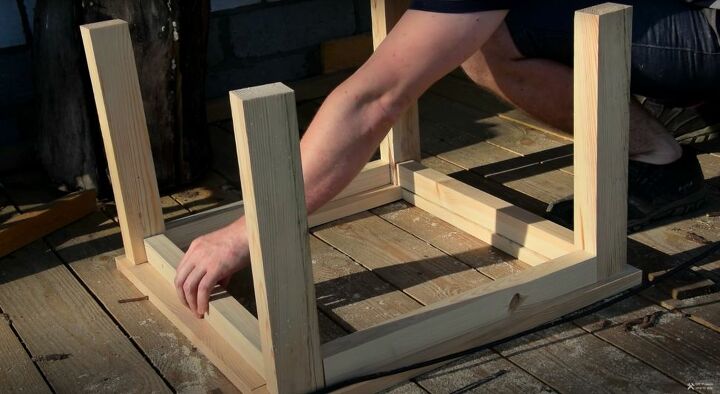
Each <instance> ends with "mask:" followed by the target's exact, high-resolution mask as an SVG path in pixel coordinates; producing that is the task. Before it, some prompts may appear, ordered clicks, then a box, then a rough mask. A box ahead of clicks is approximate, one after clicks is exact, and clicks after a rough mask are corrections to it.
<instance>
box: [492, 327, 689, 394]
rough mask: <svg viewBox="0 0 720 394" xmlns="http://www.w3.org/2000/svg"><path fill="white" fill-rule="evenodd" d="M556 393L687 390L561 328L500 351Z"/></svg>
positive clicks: (571, 329) (606, 345)
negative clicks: (552, 388)
mask: <svg viewBox="0 0 720 394" xmlns="http://www.w3.org/2000/svg"><path fill="white" fill-rule="evenodd" d="M498 349H499V350H500V352H501V353H502V355H504V356H505V357H507V358H508V359H509V360H510V361H512V362H513V363H514V364H516V365H519V366H520V367H521V368H523V369H524V370H526V371H528V372H529V373H531V374H532V375H534V376H536V377H537V378H538V379H540V380H542V381H543V382H545V383H547V384H549V385H551V386H552V387H554V388H556V389H557V390H558V391H560V392H567V393H590V392H598V391H600V392H616V393H629V392H652V391H655V392H661V393H669V392H679V391H681V390H685V389H686V387H685V386H683V385H681V384H679V383H678V382H676V381H674V380H672V379H670V378H669V377H667V376H665V375H664V374H662V373H661V372H659V371H657V370H656V369H655V368H653V367H650V366H648V365H647V364H645V363H644V362H643V361H641V360H638V359H636V358H634V357H632V356H630V355H628V354H627V353H625V352H623V351H622V350H620V349H618V348H616V347H614V346H613V345H611V344H609V343H607V342H604V341H602V340H600V339H599V338H597V337H595V336H593V335H592V334H589V333H587V332H585V331H583V330H582V329H580V328H578V327H576V326H574V325H572V324H563V325H560V326H557V327H554V328H551V329H547V330H544V331H541V332H539V333H535V334H530V335H527V336H525V337H522V338H520V339H517V340H514V341H511V342H509V343H507V344H504V345H501V346H499V347H498Z"/></svg>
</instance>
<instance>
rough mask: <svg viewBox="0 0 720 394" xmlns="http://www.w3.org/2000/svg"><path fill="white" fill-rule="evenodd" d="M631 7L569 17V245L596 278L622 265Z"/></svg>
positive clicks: (600, 8) (624, 253)
mask: <svg viewBox="0 0 720 394" xmlns="http://www.w3.org/2000/svg"><path fill="white" fill-rule="evenodd" d="M631 25H632V7H629V6H624V5H616V4H602V5H598V6H595V7H590V8H587V9H584V10H580V11H578V12H576V14H575V62H574V75H575V77H574V81H575V93H574V96H575V97H574V101H575V105H574V108H575V116H574V119H575V133H574V134H575V155H574V174H575V193H574V198H575V217H574V220H575V226H574V229H575V245H576V246H577V248H578V249H581V250H585V251H587V252H588V253H591V254H594V255H597V257H598V275H599V276H600V278H607V277H609V276H611V275H613V274H614V273H616V272H620V271H621V270H622V269H623V267H624V266H625V264H626V261H627V209H626V208H625V207H627V190H628V186H627V173H628V143H629V133H630V131H629V130H630V115H629V114H630V112H629V111H630V109H629V108H630V34H631V31H632V29H631Z"/></svg>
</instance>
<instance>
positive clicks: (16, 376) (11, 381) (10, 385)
mask: <svg viewBox="0 0 720 394" xmlns="http://www.w3.org/2000/svg"><path fill="white" fill-rule="evenodd" d="M11 324H12V320H10V318H9V317H6V316H5V315H2V314H0V391H2V392H3V393H8V394H15V393H50V392H51V391H50V387H48V385H47V383H45V381H44V380H43V378H42V375H40V372H39V371H38V370H37V368H35V365H34V364H33V361H32V359H31V358H30V355H28V353H27V352H26V351H25V349H23V346H22V343H21V342H20V339H19V338H18V337H16V336H15V333H13V331H12V329H11V327H10V326H11Z"/></svg>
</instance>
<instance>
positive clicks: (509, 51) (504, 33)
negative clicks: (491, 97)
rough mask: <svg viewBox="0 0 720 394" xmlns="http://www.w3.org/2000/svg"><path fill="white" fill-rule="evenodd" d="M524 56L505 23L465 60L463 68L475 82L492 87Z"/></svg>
mask: <svg viewBox="0 0 720 394" xmlns="http://www.w3.org/2000/svg"><path fill="white" fill-rule="evenodd" d="M522 58H523V56H522V54H520V51H519V50H518V49H517V47H516V46H515V43H514V42H513V40H512V37H511V36H510V31H509V30H508V28H507V25H506V24H505V23H503V24H502V25H500V27H498V29H497V31H495V33H493V35H492V36H491V37H490V39H489V40H488V41H487V43H485V45H484V46H483V47H482V48H480V49H479V50H478V51H477V52H475V53H474V54H473V55H472V56H470V57H469V58H468V59H467V60H465V62H463V64H462V69H463V71H465V73H466V74H467V75H468V77H470V79H472V80H473V81H474V82H475V83H477V84H479V85H481V86H484V87H492V86H495V84H496V78H499V77H502V76H505V75H509V74H511V73H512V72H513V66H514V63H515V62H516V61H517V60H519V59H522Z"/></svg>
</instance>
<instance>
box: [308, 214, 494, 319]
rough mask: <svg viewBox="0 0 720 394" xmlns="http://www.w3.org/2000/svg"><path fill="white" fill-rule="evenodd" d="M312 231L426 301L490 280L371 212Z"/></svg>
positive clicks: (433, 300) (404, 289)
mask: <svg viewBox="0 0 720 394" xmlns="http://www.w3.org/2000/svg"><path fill="white" fill-rule="evenodd" d="M313 233H314V234H315V236H317V237H318V238H320V239H322V240H323V241H325V242H327V243H328V244H330V245H332V246H333V247H335V248H336V249H338V250H340V251H342V252H343V253H345V254H347V255H348V256H350V257H352V258H353V260H355V261H357V262H358V263H360V264H362V265H363V266H365V267H367V268H368V269H370V270H372V271H373V272H375V273H376V274H377V275H378V276H380V277H382V278H383V279H384V280H386V281H388V282H390V283H392V284H393V285H394V286H396V287H397V288H399V289H402V290H403V291H404V292H405V293H407V294H408V295H410V296H412V297H413V298H415V299H416V300H418V301H419V302H421V303H423V304H425V305H427V304H430V303H432V302H435V301H438V300H441V299H443V298H446V297H449V296H451V295H455V294H459V293H462V292H464V291H465V290H469V289H471V288H473V287H476V286H478V285H479V284H482V283H487V282H489V281H490V279H489V278H488V277H486V276H484V275H482V274H480V273H479V272H477V271H475V270H474V269H472V268H470V267H469V266H468V265H466V264H464V263H462V262H460V261H458V260H456V259H454V258H452V257H450V256H448V255H446V254H445V253H442V252H441V251H439V250H438V249H436V248H433V247H432V246H430V245H428V244H427V243H425V242H422V241H421V240H419V239H417V238H415V237H414V236H412V235H410V234H408V233H406V232H404V231H402V230H400V229H399V228H397V227H395V226H393V225H392V224H390V223H388V222H386V221H384V220H382V219H380V218H379V217H377V216H375V215H373V214H370V213H360V214H357V215H353V216H350V217H347V218H345V219H341V220H339V221H337V222H334V223H333V224H331V225H329V226H321V227H320V228H318V229H315V230H314V231H313Z"/></svg>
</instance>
